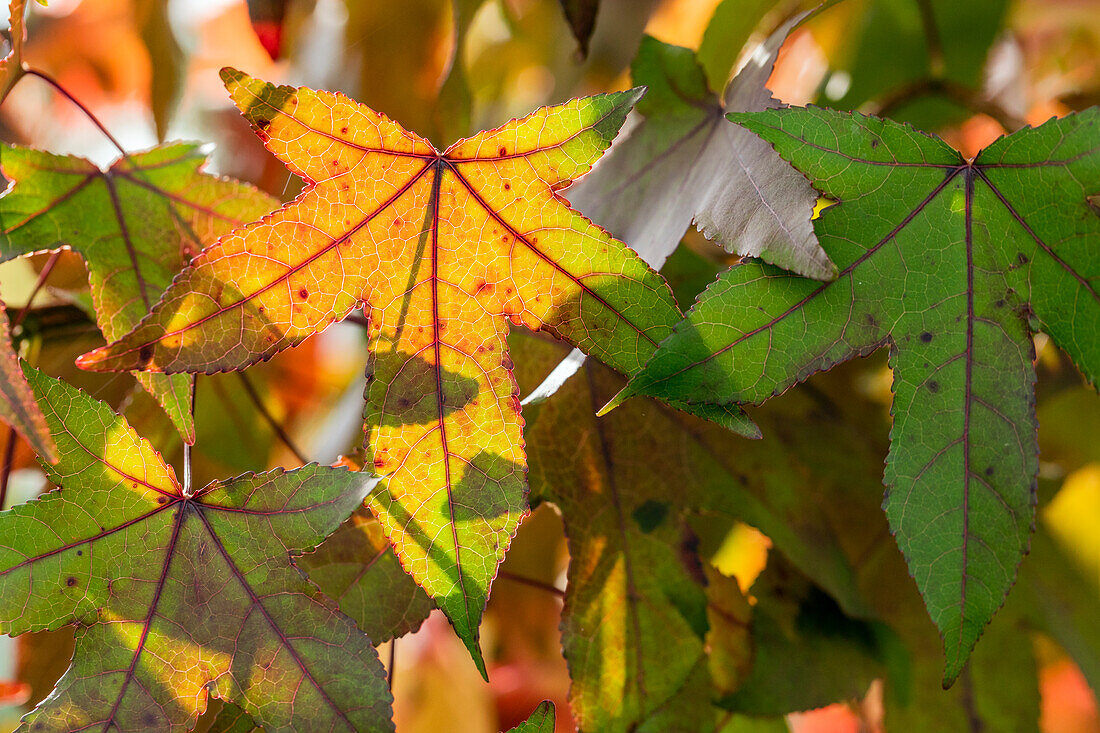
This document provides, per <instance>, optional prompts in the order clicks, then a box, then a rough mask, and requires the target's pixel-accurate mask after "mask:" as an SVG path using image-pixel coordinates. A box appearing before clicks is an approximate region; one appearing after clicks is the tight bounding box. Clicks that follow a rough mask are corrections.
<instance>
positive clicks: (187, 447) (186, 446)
mask: <svg viewBox="0 0 1100 733" xmlns="http://www.w3.org/2000/svg"><path fill="white" fill-rule="evenodd" d="M198 386H199V375H197V374H192V375H191V422H192V423H194V422H195V394H196V392H197V391H198ZM192 447H193V446H192V445H191V444H190V443H188V442H187V441H186V440H185V441H183V495H184V496H191V494H192V488H191V484H192V477H191V448H192Z"/></svg>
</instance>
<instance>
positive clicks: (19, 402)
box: [0, 301, 57, 509]
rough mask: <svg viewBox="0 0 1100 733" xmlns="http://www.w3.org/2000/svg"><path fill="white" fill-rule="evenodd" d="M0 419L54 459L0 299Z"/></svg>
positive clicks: (51, 445) (46, 455)
mask: <svg viewBox="0 0 1100 733" xmlns="http://www.w3.org/2000/svg"><path fill="white" fill-rule="evenodd" d="M0 420H3V421H4V422H6V423H7V424H8V425H10V426H12V427H13V428H15V429H16V430H17V431H19V434H20V435H22V436H23V438H24V439H25V440H26V441H27V442H28V443H30V446H31V447H32V448H34V451H35V452H36V453H38V455H40V456H42V457H43V458H45V459H47V460H49V461H54V460H57V446H55V445H54V442H53V437H51V436H50V430H49V428H47V427H46V419H45V418H44V417H42V411H41V410H39V409H38V403H37V402H35V400H34V394H33V393H32V392H31V388H30V386H29V385H28V384H27V380H26V379H25V378H24V377H23V369H22V367H20V365H19V356H18V355H17V354H16V353H15V349H14V347H13V346H12V343H11V329H10V328H9V327H8V314H7V311H6V310H5V308H4V303H3V301H0ZM2 508H3V507H0V509H2Z"/></svg>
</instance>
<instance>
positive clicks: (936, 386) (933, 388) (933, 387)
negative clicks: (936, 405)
mask: <svg viewBox="0 0 1100 733" xmlns="http://www.w3.org/2000/svg"><path fill="white" fill-rule="evenodd" d="M928 391H929V392H939V391H940V383H939V382H937V381H936V380H935V379H933V380H932V381H931V382H929V383H928Z"/></svg>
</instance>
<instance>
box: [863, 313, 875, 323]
mask: <svg viewBox="0 0 1100 733" xmlns="http://www.w3.org/2000/svg"><path fill="white" fill-rule="evenodd" d="M863 319H864V320H865V321H867V325H868V326H877V325H878V320H877V319H876V318H875V317H874V316H873V315H871V314H870V313H868V314H866V315H864V316H863Z"/></svg>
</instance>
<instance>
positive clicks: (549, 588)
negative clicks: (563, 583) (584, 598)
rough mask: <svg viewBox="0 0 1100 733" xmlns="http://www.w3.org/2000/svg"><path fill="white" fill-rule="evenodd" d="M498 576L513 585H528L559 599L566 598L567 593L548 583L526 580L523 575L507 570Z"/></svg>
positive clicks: (531, 579) (532, 579)
mask: <svg viewBox="0 0 1100 733" xmlns="http://www.w3.org/2000/svg"><path fill="white" fill-rule="evenodd" d="M498 575H499V576H500V578H501V579H503V580H510V581H512V582H513V583H519V584H521V585H528V586H531V587H532V588H538V589H539V590H544V591H546V592H547V593H552V594H553V595H555V596H557V597H558V598H565V591H563V590H562V589H561V588H558V587H557V586H555V585H551V584H550V583H546V582H543V581H541V580H535V579H534V578H526V577H524V576H522V575H516V574H515V573H510V572H508V571H507V570H501V571H500V573H499V574H498Z"/></svg>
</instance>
